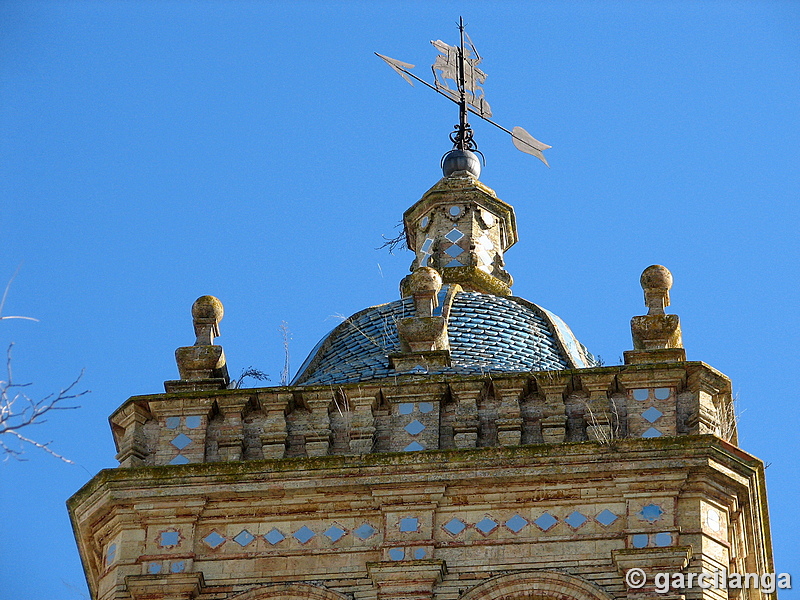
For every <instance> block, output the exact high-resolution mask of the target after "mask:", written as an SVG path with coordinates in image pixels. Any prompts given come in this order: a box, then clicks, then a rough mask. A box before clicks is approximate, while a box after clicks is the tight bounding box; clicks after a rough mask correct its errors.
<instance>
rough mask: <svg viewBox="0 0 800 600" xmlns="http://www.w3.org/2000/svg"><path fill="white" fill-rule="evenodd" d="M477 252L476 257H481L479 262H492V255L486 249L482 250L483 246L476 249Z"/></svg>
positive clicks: (489, 263) (488, 263) (485, 263)
mask: <svg viewBox="0 0 800 600" xmlns="http://www.w3.org/2000/svg"><path fill="white" fill-rule="evenodd" d="M477 254H478V258H480V259H481V262H482V263H483V264H484V265H491V264H492V260H493V258H492V255H491V254H489V253H488V252H487V251H486V250H484V249H483V248H481V249H480V250H478V252H477Z"/></svg>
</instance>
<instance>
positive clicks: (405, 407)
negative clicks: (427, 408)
mask: <svg viewBox="0 0 800 600" xmlns="http://www.w3.org/2000/svg"><path fill="white" fill-rule="evenodd" d="M397 412H399V413H400V414H401V415H410V414H411V413H412V412H414V405H413V404H411V402H403V403H402V404H401V405H400V406H398V407H397Z"/></svg>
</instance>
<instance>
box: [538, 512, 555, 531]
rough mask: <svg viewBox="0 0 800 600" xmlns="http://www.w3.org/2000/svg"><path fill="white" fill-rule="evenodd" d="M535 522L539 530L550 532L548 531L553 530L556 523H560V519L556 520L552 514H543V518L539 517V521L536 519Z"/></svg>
mask: <svg viewBox="0 0 800 600" xmlns="http://www.w3.org/2000/svg"><path fill="white" fill-rule="evenodd" d="M533 522H534V523H535V524H536V526H537V527H538V528H539V529H541V530H542V531H547V530H548V529H550V528H551V527H552V526H553V525H555V524H556V523H558V519H556V518H555V517H554V516H553V515H551V514H550V513H548V512H546V513H544V514H543V515H542V516H541V517H539V518H538V519H535V520H534V521H533Z"/></svg>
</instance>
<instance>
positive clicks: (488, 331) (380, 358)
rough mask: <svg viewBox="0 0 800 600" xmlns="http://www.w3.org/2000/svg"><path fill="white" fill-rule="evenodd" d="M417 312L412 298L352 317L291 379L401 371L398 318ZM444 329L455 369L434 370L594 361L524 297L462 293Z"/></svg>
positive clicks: (349, 379)
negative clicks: (392, 358) (394, 357)
mask: <svg viewBox="0 0 800 600" xmlns="http://www.w3.org/2000/svg"><path fill="white" fill-rule="evenodd" d="M442 292H443V294H442V295H444V293H445V292H446V289H443V290H442ZM413 314H414V304H413V301H412V299H411V298H405V299H403V300H396V301H394V302H390V303H388V304H382V305H380V306H373V307H371V308H367V309H365V310H362V311H361V312H358V313H356V314H354V315H353V316H352V317H350V318H349V319H347V320H345V321H344V322H343V323H342V324H341V325H339V326H337V327H336V328H335V329H334V330H333V331H331V332H330V333H329V334H328V335H327V336H326V337H325V338H323V339H322V341H320V343H319V344H317V347H316V348H314V349H313V350H312V351H311V354H309V356H308V358H307V359H306V361H305V363H303V365H302V366H301V367H300V370H299V372H298V374H297V376H296V377H295V379H294V381H293V382H292V384H293V385H328V384H343V383H355V382H359V381H367V380H370V379H381V378H384V377H390V376H392V375H396V374H397V373H396V372H395V371H394V370H393V369H391V368H390V367H389V359H388V356H389V355H390V354H393V353H396V352H399V351H400V342H399V340H398V337H397V322H398V321H399V320H400V319H402V318H404V317H409V316H413ZM447 332H448V337H449V341H450V357H451V366H450V367H446V368H443V369H440V370H437V371H430V372H429V373H430V374H435V373H441V374H452V375H480V374H484V373H497V372H501V373H502V372H515V371H551V370H561V369H572V368H585V367H592V366H596V364H597V363H596V361H595V359H594V357H593V356H592V355H591V354H590V353H589V352H588V351H587V350H586V348H585V347H584V346H583V345H582V344H581V343H580V342H579V341H578V340H577V339H576V338H575V336H574V335H573V334H572V331H570V329H569V327H568V326H567V324H566V323H564V321H562V320H561V319H560V318H559V317H557V316H556V315H554V314H552V313H551V312H549V311H546V310H545V309H543V308H541V307H539V306H537V305H535V304H533V303H531V302H527V301H526V300H522V299H521V298H515V297H511V296H494V295H491V294H479V293H477V292H458V293H457V294H455V298H454V299H453V303H452V306H451V307H450V313H449V318H448V321H447Z"/></svg>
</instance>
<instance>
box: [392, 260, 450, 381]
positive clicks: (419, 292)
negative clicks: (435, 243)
mask: <svg viewBox="0 0 800 600" xmlns="http://www.w3.org/2000/svg"><path fill="white" fill-rule="evenodd" d="M400 288H401V290H402V292H403V295H404V296H411V297H412V298H413V299H414V316H413V317H406V318H405V319H400V321H398V323H397V334H398V337H399V338H400V352H399V353H396V354H392V355H391V356H390V357H389V360H390V364H391V366H392V368H394V369H395V370H397V371H407V370H410V369H413V368H415V367H417V366H421V367H423V368H424V369H428V368H431V367H442V366H448V365H449V364H450V351H449V347H450V344H449V342H448V339H447V319H446V318H445V317H444V316H442V315H441V314H437V315H434V312H441V311H436V310H435V309H436V308H437V307H438V306H439V300H438V293H439V291H440V290H441V289H442V277H441V275H439V272H438V271H437V270H436V269H434V268H432V267H419V268H417V269H415V270H414V272H413V273H412V274H411V275H408V276H407V277H405V278H404V279H403V281H402V282H401V283H400Z"/></svg>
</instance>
